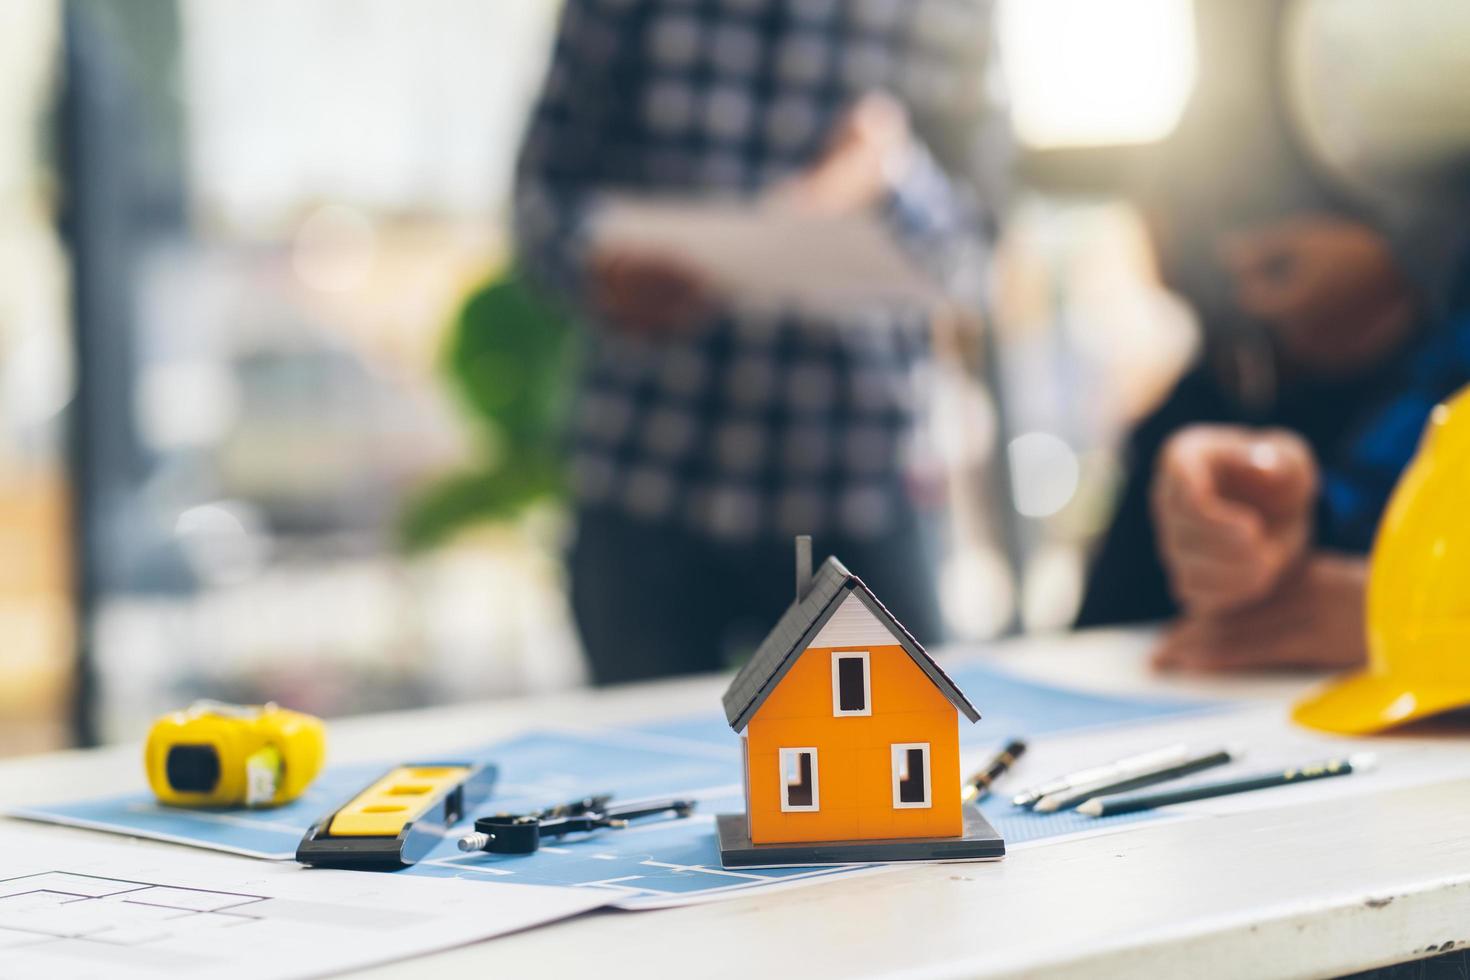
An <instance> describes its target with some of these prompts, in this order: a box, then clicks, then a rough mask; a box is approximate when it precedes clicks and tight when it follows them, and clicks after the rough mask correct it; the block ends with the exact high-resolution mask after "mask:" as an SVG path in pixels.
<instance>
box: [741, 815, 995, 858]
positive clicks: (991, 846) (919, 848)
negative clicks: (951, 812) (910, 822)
mask: <svg viewBox="0 0 1470 980" xmlns="http://www.w3.org/2000/svg"><path fill="white" fill-rule="evenodd" d="M715 822H716V825H717V826H718V828H719V834H720V864H722V865H723V866H724V867H725V868H727V869H729V868H784V867H790V866H793V865H814V864H872V863H876V862H889V861H998V860H1000V859H1001V858H1003V857H1005V853H1006V843H1005V841H1004V840H1003V839H1002V838H1001V836H1000V834H999V833H997V832H996V829H995V828H994V827H992V826H991V825H990V821H988V820H986V819H985V815H984V814H982V813H981V812H980V811H979V810H977V809H975V808H974V807H966V808H965V832H964V834H962V835H961V836H959V837H893V838H887V839H882V840H843V841H808V842H803V843H795V844H752V843H751V842H750V833H749V831H748V829H747V821H746V817H745V814H743V813H722V814H720V815H719V816H718V817H716V818H715Z"/></svg>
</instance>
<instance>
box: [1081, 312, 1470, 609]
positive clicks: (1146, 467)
mask: <svg viewBox="0 0 1470 980" xmlns="http://www.w3.org/2000/svg"><path fill="white" fill-rule="evenodd" d="M1467 382H1470V312H1465V313H1462V314H1461V315H1459V316H1458V317H1456V318H1453V319H1452V320H1451V321H1450V322H1449V323H1447V324H1446V325H1444V326H1443V327H1441V328H1439V329H1436V330H1433V331H1432V332H1430V333H1428V334H1426V335H1424V336H1423V337H1422V338H1421V339H1420V340H1419V341H1418V342H1416V343H1414V344H1412V345H1410V347H1409V348H1408V349H1407V350H1406V351H1404V352H1403V353H1401V354H1399V355H1398V356H1396V357H1394V358H1392V359H1390V360H1389V361H1388V362H1386V363H1385V364H1384V365H1383V366H1382V367H1381V368H1379V369H1378V370H1376V371H1373V372H1372V373H1371V374H1369V375H1367V376H1364V377H1361V378H1357V379H1354V380H1352V381H1346V382H1325V381H1297V382H1294V383H1292V384H1291V385H1290V386H1289V387H1286V388H1285V389H1284V390H1283V391H1282V392H1281V395H1280V397H1279V398H1278V399H1277V402H1276V405H1275V406H1274V408H1273V409H1272V410H1271V411H1269V412H1268V413H1266V414H1265V415H1264V416H1262V415H1255V416H1251V415H1248V414H1247V413H1246V412H1244V411H1243V410H1242V409H1241V408H1240V406H1239V404H1238V402H1236V401H1235V399H1233V398H1232V397H1231V396H1230V395H1229V394H1228V393H1227V392H1226V391H1225V389H1224V388H1223V387H1222V386H1221V385H1220V384H1219V382H1218V381H1217V380H1216V378H1215V375H1214V373H1213V372H1212V371H1211V370H1210V369H1209V368H1208V367H1207V366H1203V365H1202V366H1199V367H1196V368H1195V369H1193V370H1192V371H1190V372H1189V373H1188V374H1186V375H1185V376H1184V378H1183V379H1181V380H1180V382H1179V384H1178V385H1177V386H1176V387H1175V388H1174V390H1173V392H1172V393H1171V394H1170V395H1169V397H1168V398H1167V399H1165V401H1164V403H1163V404H1162V405H1161V406H1160V407H1159V408H1158V409H1157V410H1156V411H1155V412H1154V413H1153V414H1151V415H1149V416H1148V417H1147V418H1146V419H1144V421H1143V422H1142V423H1141V424H1140V425H1139V426H1138V428H1137V429H1136V430H1135V431H1134V433H1133V435H1132V437H1131V438H1130V439H1129V444H1128V449H1127V457H1128V461H1127V467H1128V469H1127V479H1126V482H1125V484H1124V489H1123V495H1122V498H1121V502H1120V504H1119V506H1118V510H1117V513H1116V515H1115V516H1114V518H1113V523H1112V525H1111V526H1110V527H1109V528H1108V531H1107V534H1106V535H1105V537H1104V539H1103V543H1102V547H1101V549H1100V550H1099V551H1098V553H1097V557H1096V559H1095V561H1094V562H1093V564H1092V568H1091V570H1090V572H1089V575H1088V582H1087V589H1086V592H1085V594H1084V596H1083V601H1082V610H1081V612H1080V613H1078V616H1077V626H1079V627H1084V626H1104V625H1109V624H1116V623H1129V622H1142V621H1149V620H1159V619H1166V618H1169V617H1171V616H1174V615H1175V614H1176V613H1177V612H1178V607H1177V605H1176V604H1175V602H1174V600H1173V597H1172V596H1171V595H1170V594H1169V588H1168V581H1167V578H1166V576H1165V573H1164V568H1163V565H1162V563H1161V562H1160V559H1159V554H1158V543H1157V540H1156V539H1155V536H1154V527H1153V520H1152V516H1151V514H1150V512H1149V483H1150V482H1151V479H1152V476H1153V472H1154V468H1155V466H1156V464H1157V461H1158V455H1159V451H1160V450H1161V449H1162V448H1163V445H1164V443H1165V441H1167V440H1168V438H1169V436H1171V435H1172V434H1174V433H1175V432H1176V431H1178V430H1179V429H1182V428H1184V427H1185V426H1188V425H1193V424H1196V423H1227V424H1243V425H1253V426H1277V427H1280V428H1285V429H1290V430H1292V431H1294V432H1296V433H1297V434H1299V435H1300V436H1301V437H1302V438H1304V439H1305V440H1306V441H1307V442H1308V443H1309V444H1310V445H1311V447H1312V451H1313V453H1314V454H1315V456H1316V458H1317V460H1318V463H1319V464H1320V466H1321V469H1322V495H1321V499H1320V502H1319V505H1318V508H1317V519H1316V537H1315V544H1316V546H1317V547H1320V548H1323V549H1327V550H1332V551H1341V552H1348V553H1353V554H1366V553H1367V552H1368V549H1369V548H1370V547H1371V546H1372V543H1373V535H1374V532H1375V530H1376V528H1377V526H1378V519H1379V517H1380V515H1381V514H1382V513H1383V510H1384V508H1385V507H1386V506H1387V503H1388V497H1389V495H1390V494H1391V493H1392V492H1393V488H1394V485H1395V484H1396V483H1397V482H1398V478H1399V474H1400V473H1402V472H1403V470H1404V469H1405V467H1407V466H1408V464H1409V461H1410V460H1411V459H1412V458H1413V455H1414V451H1415V449H1416V448H1417V446H1418V444H1419V436H1420V433H1422V432H1423V430H1424V426H1425V423H1426V422H1428V420H1429V414H1430V412H1431V411H1433V409H1434V406H1435V405H1436V404H1438V403H1439V402H1441V401H1443V400H1445V399H1446V398H1447V397H1449V396H1450V395H1451V394H1453V393H1454V392H1456V391H1457V390H1459V389H1460V388H1461V387H1462V386H1464V385H1465V384H1466V383H1467Z"/></svg>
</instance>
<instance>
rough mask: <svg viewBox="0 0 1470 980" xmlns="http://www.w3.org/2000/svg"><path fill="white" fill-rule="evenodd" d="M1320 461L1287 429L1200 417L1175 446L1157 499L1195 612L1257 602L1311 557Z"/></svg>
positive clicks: (1174, 568) (1182, 591)
mask: <svg viewBox="0 0 1470 980" xmlns="http://www.w3.org/2000/svg"><path fill="white" fill-rule="evenodd" d="M1317 483H1318V477H1317V462H1316V460H1315V459H1314V458H1313V457H1312V450H1311V449H1310V447H1308V446H1307V444H1306V443H1305V442H1303V441H1302V440H1301V439H1300V438H1299V437H1297V436H1295V435H1293V434H1291V433H1289V432H1285V431H1282V430H1278V429H1262V430H1253V429H1246V428H1240V427H1233V426H1213V425H1199V426H1191V427H1189V428H1187V429H1184V430H1182V431H1181V432H1179V433H1178V434H1176V435H1175V436H1174V437H1173V438H1171V439H1170V440H1169V441H1168V442H1167V443H1166V444H1165V445H1164V450H1163V453H1162V454H1161V456H1160V458H1159V465H1158V469H1157V471H1156V472H1155V474H1154V483H1153V493H1152V504H1153V512H1154V525H1155V527H1156V528H1157V531H1158V539H1159V550H1160V554H1161V557H1162V559H1163V562H1164V568H1165V569H1166V571H1167V572H1168V575H1169V582H1170V586H1171V587H1172V589H1173V592H1174V597H1175V598H1176V599H1177V600H1178V601H1179V603H1180V604H1181V605H1182V606H1183V607H1184V609H1185V611H1186V612H1192V613H1207V614H1208V613H1218V612H1224V611H1227V610H1230V609H1235V608H1239V607H1241V606H1244V605H1247V604H1249V603H1252V602H1257V601H1259V600H1261V599H1263V598H1265V597H1266V596H1267V595H1269V594H1270V592H1271V590H1272V589H1273V588H1274V587H1275V586H1276V584H1277V582H1279V581H1280V580H1281V577H1282V575H1283V574H1284V573H1285V572H1286V571H1287V570H1288V569H1290V568H1291V567H1292V566H1293V565H1295V564H1296V563H1297V562H1299V561H1300V560H1301V559H1302V557H1303V556H1304V555H1305V553H1306V550H1307V546H1308V543H1309V539H1310V537H1311V529H1312V512H1313V507H1314V505H1315V503H1316V500H1317V489H1318V487H1317Z"/></svg>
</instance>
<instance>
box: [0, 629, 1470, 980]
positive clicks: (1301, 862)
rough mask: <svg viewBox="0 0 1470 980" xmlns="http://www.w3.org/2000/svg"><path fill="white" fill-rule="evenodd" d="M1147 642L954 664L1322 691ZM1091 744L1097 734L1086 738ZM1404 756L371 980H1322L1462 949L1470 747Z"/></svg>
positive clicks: (1260, 710)
mask: <svg viewBox="0 0 1470 980" xmlns="http://www.w3.org/2000/svg"><path fill="white" fill-rule="evenodd" d="M1151 642H1152V637H1151V636H1150V635H1149V634H1146V633H1130V632H1097V633H1086V634H1075V635H1070V636H1057V637H1049V638H1046V637H1044V638H1033V639H1028V640H1025V641H1017V642H1011V643H1005V644H996V645H994V646H993V647H989V648H986V649H985V650H951V651H949V652H948V654H947V655H948V656H950V657H964V656H985V657H988V658H993V659H994V660H996V661H997V662H1000V663H1002V664H1004V665H1006V666H1008V667H1010V668H1012V669H1014V670H1017V671H1019V672H1021V673H1024V674H1027V675H1029V676H1033V677H1036V678H1038V679H1041V680H1047V681H1054V682H1059V683H1065V684H1068V685H1072V686H1077V687H1082V688H1088V689H1093V690H1100V691H1112V692H1122V693H1149V694H1160V693H1164V694H1178V695H1187V696H1204V697H1210V698H1225V699H1231V700H1238V701H1241V702H1245V703H1246V704H1247V705H1249V706H1252V707H1248V708H1247V711H1248V712H1255V713H1256V714H1257V715H1259V716H1261V717H1270V718H1273V719H1278V720H1279V719H1280V718H1282V717H1284V714H1285V712H1284V706H1285V704H1286V703H1287V702H1288V701H1289V700H1290V699H1291V698H1293V697H1295V696H1297V695H1298V694H1300V693H1301V692H1302V691H1303V690H1305V689H1306V688H1307V687H1308V686H1309V685H1311V684H1313V683H1315V682H1316V681H1317V679H1316V678H1312V677H1306V676H1295V677H1280V676H1277V677H1269V678H1262V677H1253V678H1239V677H1236V678H1224V679H1199V678H1178V677H1159V676H1156V675H1154V674H1152V673H1150V672H1149V671H1148V669H1147V667H1146V653H1147V649H1148V647H1149V645H1150V644H1151ZM725 683H726V678H723V677H699V678H693V679H686V680H675V681H666V682H658V683H653V684H641V685H630V686H627V687H623V688H615V689H606V690H600V691H593V690H576V691H570V692H565V693H561V694H556V695H550V696H539V697H534V698H525V699H514V700H506V701H499V702H491V703H483V704H473V705H456V706H453V707H445V708H434V709H424V710H417V711H407V712H396V713H390V714H380V715H373V716H367V717H361V718H354V719H344V720H341V721H336V722H334V723H333V726H332V740H333V757H334V760H335V761H338V762H343V761H354V760H364V761H366V760H374V759H381V758H383V757H392V756H401V755H403V753H405V752H408V753H410V754H412V753H426V752H432V751H434V750H436V749H442V748H443V747H444V746H446V745H453V744H461V743H463V742H464V741H465V740H466V738H470V737H473V738H483V739H487V740H488V739H494V738H499V737H503V736H507V735H511V734H514V733H516V732H518V731H520V730H523V729H526V728H530V727H535V726H540V727H544V726H546V725H558V724H568V725H583V726H585V725H610V724H621V723H633V722H638V721H645V720H648V719H650V718H657V717H659V716H662V715H674V714H684V713H688V712H689V711H690V710H691V709H693V708H697V707H698V706H700V705H708V704H715V703H717V701H718V697H719V694H720V692H721V690H722V689H723V686H724V684H725ZM1212 718H1213V720H1212V721H1209V722H1203V721H1198V720H1193V721H1192V720H1183V721H1174V722H1170V723H1168V724H1167V725H1164V726H1161V728H1168V727H1170V726H1172V728H1171V733H1173V734H1175V735H1177V734H1180V733H1183V734H1189V733H1190V729H1189V727H1188V726H1191V725H1193V726H1203V727H1201V728H1199V731H1200V732H1203V734H1202V735H1201V736H1200V737H1201V738H1213V737H1216V736H1218V735H1219V734H1221V732H1222V731H1225V728H1222V726H1228V725H1230V724H1236V723H1237V722H1235V721H1233V720H1232V719H1233V718H1234V715H1233V714H1227V715H1224V716H1220V715H1215V716H1212ZM1082 737H1091V736H1072V738H1074V739H1075V738H1082ZM1094 740H1095V737H1094ZM1059 741H1061V742H1064V741H1065V739H1061V740H1059ZM1158 744H1163V743H1162V742H1159V743H1158ZM1406 746H1408V747H1409V748H1411V749H1412V753H1411V754H1412V755H1413V756H1414V757H1415V758H1421V757H1422V760H1424V761H1423V762H1422V765H1421V767H1420V778H1418V779H1417V780H1416V781H1415V782H1414V783H1413V784H1412V785H1410V784H1404V783H1402V782H1400V783H1395V782H1393V781H1391V780H1390V781H1385V782H1383V783H1381V784H1378V783H1375V784H1374V787H1375V788H1374V789H1373V791H1372V792H1358V793H1352V794H1343V795H1336V796H1333V795H1328V796H1327V797H1325V798H1324V797H1323V796H1322V795H1321V794H1302V801H1301V802H1300V803H1293V802H1292V800H1291V799H1290V795H1291V791H1286V792H1285V793H1283V794H1282V801H1281V803H1280V804H1279V805H1273V806H1271V807H1270V808H1266V809H1260V808H1239V807H1231V806H1228V805H1227V806H1224V807H1222V808H1219V809H1218V810H1215V811H1212V812H1209V813H1208V814H1205V815H1203V816H1197V817H1195V818H1194V819H1180V820H1172V821H1171V820H1160V821H1155V822H1151V823H1143V824H1139V825H1137V826H1133V827H1130V828H1128V829H1125V830H1119V831H1117V832H1114V833H1108V834H1103V835H1099V836H1093V837H1084V838H1074V839H1067V840H1062V841H1058V842H1055V843H1046V844H1044V845H1043V844H1038V845H1033V846H1029V847H1020V848H1016V849H1014V851H1013V853H1012V854H1011V855H1010V856H1008V857H1007V858H1006V860H1004V861H1002V862H999V863H989V864H931V865H907V866H896V867H893V868H889V869H885V870H883V871H881V872H880V873H876V874H871V875H862V876H857V877H848V878H843V879H839V880H833V881H829V882H825V883H816V884H811V885H807V886H803V887H793V888H785V889H777V890H768V891H762V892H757V893H754V894H751V895H748V896H745V897H737V898H730V899H726V900H723V901H719V902H712V903H709V904H703V905H695V906H690V907H686V908H679V909H670V910H662V911H654V912H613V911H608V912H598V913H593V914H590V915H585V916H581V917H579V918H576V919H572V920H568V921H565V922H561V923H557V924H554V925H550V926H546V927H543V928H539V929H535V930H532V931H529V932H525V933H520V934H517V935H513V936H509V937H505V938H501V939H496V940H491V941H489V942H486V943H481V944H478V945H475V946H469V947H465V948H462V949H458V950H453V951H449V952H445V953H440V954H436V955H434V956H432V957H428V958H426V959H423V960H414V961H412V962H410V963H400V964H390V965H387V966H384V967H381V968H378V969H375V970H372V971H368V972H367V973H366V974H363V975H364V976H370V977H374V978H389V977H410V976H421V975H423V972H424V970H425V968H427V967H432V968H435V969H436V970H438V971H439V972H440V973H441V975H450V976H453V975H468V974H470V973H471V972H483V970H484V968H485V967H487V966H493V967H495V968H496V969H497V970H500V971H504V970H506V969H508V970H509V975H514V976H529V975H533V974H535V975H542V976H563V975H570V974H572V973H573V972H574V971H576V972H585V971H587V970H589V969H591V970H594V971H595V972H596V973H597V974H598V975H599V976H600V977H601V976H606V977H620V976H649V975H654V976H665V975H673V974H677V973H689V974H692V975H696V976H740V977H749V976H773V975H774V976H779V975H786V974H787V973H789V972H790V971H791V970H792V967H793V966H794V965H795V964H800V968H801V972H802V973H803V975H805V976H810V977H826V976H844V977H851V976H876V975H892V974H901V975H903V976H905V977H918V976H924V977H930V976H933V977H949V976H986V977H1012V976H1025V975H1031V974H1034V973H1038V972H1043V971H1045V972H1049V971H1053V970H1058V971H1060V970H1065V969H1069V968H1071V969H1078V968H1081V969H1083V970H1085V975H1087V976H1089V977H1113V976H1135V975H1138V974H1141V973H1147V974H1154V975H1161V976H1172V975H1189V976H1192V977H1206V978H1208V977H1226V976H1242V975H1244V976H1282V977H1315V976H1331V975H1336V974H1341V973H1346V972H1351V971H1353V970H1358V969H1364V968H1367V967H1371V966H1376V965H1384V964H1388V963H1394V962H1400V961H1404V960H1408V959H1413V958H1416V957H1422V956H1428V955H1434V954H1436V953H1439V952H1443V951H1447V950H1450V949H1454V948H1458V947H1460V946H1464V945H1466V944H1470V823H1467V817H1466V814H1467V812H1470V742H1466V741H1464V740H1463V737H1461V739H1458V740H1457V739H1456V738H1455V737H1454V736H1453V735H1442V736H1433V735H1416V736H1414V737H1413V738H1412V739H1411V740H1408V741H1405V740H1403V739H1398V740H1396V745H1395V748H1396V750H1398V751H1400V752H1401V753H1402V752H1403V750H1404V749H1405V747H1406ZM1462 746H1463V747H1462ZM1421 749H1422V751H1421ZM1044 759H1045V757H1044V756H1043V760H1044ZM137 766H138V748H137V746H135V745H129V746H118V747H108V748H103V749H96V750H88V751H73V752H60V753H52V754H49V755H44V756H33V757H29V758H21V759H15V760H9V761H6V762H4V763H0V803H3V804H4V805H7V806H15V805H24V804H35V803H42V802H48V801H56V800H58V799H64V798H67V797H68V796H71V797H75V796H80V795H85V796H93V795H100V794H105V793H110V792H123V791H127V790H129V789H132V788H134V787H135V785H136V780H137ZM1426 767H1427V768H1426ZM1039 771H1041V772H1045V771H1046V770H1044V769H1043V770H1039ZM1425 772H1427V773H1428V776H1427V777H1425V775H1424V773H1425ZM1441 777H1442V778H1441ZM1354 778H1356V777H1354ZM1329 782H1339V781H1337V780H1332V781H1329ZM1341 782H1344V783H1345V782H1347V780H1342V781H1341ZM1272 792H1276V791H1272ZM68 832H71V833H83V832H82V831H68ZM149 846H167V845H149ZM427 960H433V962H432V963H429V962H427Z"/></svg>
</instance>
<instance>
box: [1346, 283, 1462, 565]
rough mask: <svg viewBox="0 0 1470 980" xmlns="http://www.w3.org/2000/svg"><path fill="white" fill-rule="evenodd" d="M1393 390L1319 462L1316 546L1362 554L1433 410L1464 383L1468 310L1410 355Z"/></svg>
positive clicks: (1428, 338)
mask: <svg viewBox="0 0 1470 980" xmlns="http://www.w3.org/2000/svg"><path fill="white" fill-rule="evenodd" d="M1399 379H1400V380H1399V385H1398V387H1397V389H1396V390H1393V391H1391V392H1390V393H1389V394H1388V395H1387V396H1386V399H1385V401H1384V402H1383V403H1382V404H1381V405H1379V406H1378V407H1376V408H1375V409H1373V410H1372V411H1371V412H1369V414H1368V416H1367V419H1366V421H1365V422H1364V423H1363V424H1362V425H1361V426H1360V427H1359V428H1358V429H1357V431H1356V432H1355V433H1354V434H1353V435H1352V437H1351V438H1350V439H1349V440H1348V441H1347V443H1346V448H1345V451H1344V453H1343V455H1342V456H1341V458H1339V459H1327V460H1324V461H1323V481H1322V483H1323V513H1322V514H1321V524H1322V527H1321V529H1320V530H1321V543H1322V544H1323V545H1324V546H1325V547H1330V548H1336V549H1341V550H1345V551H1354V552H1366V551H1367V550H1368V549H1369V548H1371V547H1372V544H1373V535H1374V533H1375V531H1376V530H1377V527H1378V521H1379V518H1380V517H1381V516H1382V514H1383V511H1384V509H1385V508H1386V507H1387V506H1388V498H1389V495H1390V494H1391V493H1392V492H1393V488H1394V486H1395V485H1396V484H1397V483H1398V479H1399V476H1400V475H1401V474H1402V473H1403V471H1404V470H1405V469H1406V468H1407V467H1408V465H1409V461H1410V460H1411V459H1413V458H1414V453H1415V451H1416V450H1417V449H1418V447H1419V437H1420V435H1421V434H1422V433H1423V431H1424V426H1425V425H1426V424H1428V422H1429V415H1430V413H1431V412H1432V411H1434V406H1435V405H1438V404H1439V403H1440V402H1442V401H1444V400H1445V399H1446V398H1449V397H1450V396H1451V395H1453V394H1454V393H1455V392H1457V391H1459V390H1460V388H1462V387H1463V386H1465V385H1466V384H1470V311H1467V312H1465V313H1461V314H1460V315H1458V316H1457V317H1454V318H1453V319H1451V321H1450V322H1449V323H1447V324H1445V325H1444V326H1443V327H1441V328H1439V329H1437V330H1433V331H1431V332H1430V333H1429V335H1428V336H1427V337H1426V338H1425V339H1424V340H1423V341H1421V342H1420V343H1419V344H1418V345H1417V346H1416V347H1415V348H1414V349H1413V350H1411V351H1410V353H1409V354H1408V356H1407V357H1406V358H1405V360H1404V365H1403V368H1402V371H1401V373H1400V375H1399Z"/></svg>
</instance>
